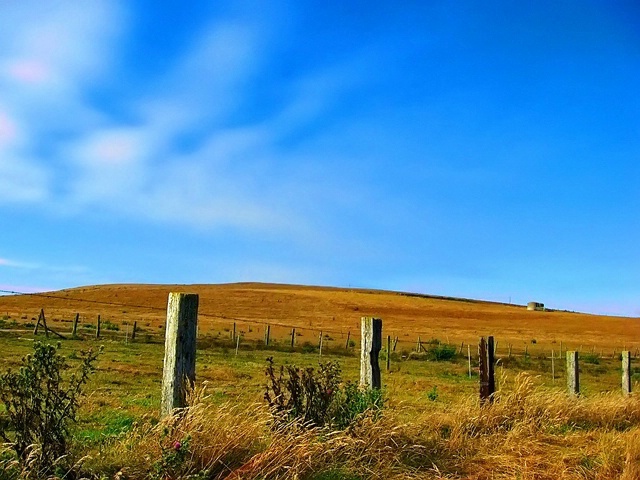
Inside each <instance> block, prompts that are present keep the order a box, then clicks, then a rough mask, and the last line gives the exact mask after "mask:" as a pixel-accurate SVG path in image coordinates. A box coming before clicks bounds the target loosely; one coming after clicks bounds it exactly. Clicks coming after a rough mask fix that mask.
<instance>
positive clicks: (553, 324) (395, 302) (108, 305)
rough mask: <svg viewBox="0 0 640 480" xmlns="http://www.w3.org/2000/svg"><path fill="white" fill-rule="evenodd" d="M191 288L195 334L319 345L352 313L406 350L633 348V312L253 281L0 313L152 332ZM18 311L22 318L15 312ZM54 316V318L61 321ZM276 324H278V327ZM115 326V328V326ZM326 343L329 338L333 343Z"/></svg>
mask: <svg viewBox="0 0 640 480" xmlns="http://www.w3.org/2000/svg"><path fill="white" fill-rule="evenodd" d="M171 291H185V292H190V293H198V294H200V309H199V312H200V318H199V328H200V334H201V335H204V334H207V333H209V334H220V335H223V334H224V333H223V332H227V331H228V330H229V329H231V328H232V325H233V322H234V321H235V322H236V324H237V329H238V332H239V333H240V332H241V334H242V336H243V338H247V339H251V338H254V339H258V338H262V337H263V335H264V325H266V324H270V325H271V336H272V338H274V339H278V338H280V339H284V338H286V337H287V336H288V335H290V331H291V328H290V327H291V326H295V327H296V328H297V336H298V338H297V341H298V342H304V341H309V342H313V341H315V340H316V339H317V338H318V334H319V331H324V332H325V333H327V332H329V335H330V338H331V339H332V340H329V343H330V344H331V342H336V343H339V342H340V341H344V338H345V336H346V334H347V332H349V331H350V332H351V335H352V337H351V338H354V339H355V340H356V341H357V337H358V332H359V328H360V327H359V325H360V317H362V316H376V317H380V318H382V319H383V330H384V331H383V335H384V336H385V337H386V336H387V335H391V336H392V338H395V337H396V336H398V337H399V345H400V346H401V347H403V348H405V349H409V348H412V347H413V346H414V345H415V343H416V341H417V339H418V337H421V339H422V341H428V340H429V339H432V338H438V339H440V340H441V341H445V342H447V343H451V344H456V345H459V344H461V343H462V342H464V343H465V345H467V344H472V345H474V344H476V343H477V341H478V338H479V337H480V336H486V335H494V336H495V337H496V340H497V341H498V350H501V349H505V348H507V346H508V345H509V344H511V345H512V349H513V351H514V352H521V351H523V350H524V348H525V346H526V347H527V349H528V351H529V353H536V352H537V351H549V352H550V350H551V349H555V350H558V349H559V347H560V342H563V351H564V350H567V349H569V350H570V349H578V350H580V351H589V350H593V351H595V352H596V353H602V354H613V351H614V350H615V351H617V352H619V351H620V350H622V349H628V350H632V351H635V349H636V348H640V319H638V318H624V317H607V316H600V315H589V314H584V313H570V312H564V311H546V312H533V311H527V310H526V307H525V306H521V305H508V304H500V303H491V302H483V301H476V300H463V299H447V298H438V297H428V296H419V295H413V294H403V293H398V292H387V291H377V290H361V289H343V288H328V287H307V286H294V285H276V284H259V283H239V284H223V285H104V286H91V287H81V288H74V289H68V290H62V291H59V292H51V293H50V294H49V295H48V296H39V295H29V296H15V297H11V296H5V297H0V315H6V316H9V317H11V318H12V319H20V320H21V321H23V322H24V321H25V320H26V321H29V322H31V319H32V318H33V317H37V316H38V312H39V311H40V308H44V309H45V313H46V317H47V320H48V322H49V323H51V326H52V327H53V328H61V329H62V330H69V329H70V326H69V323H70V321H71V320H72V319H73V318H74V316H75V314H76V313H80V315H81V322H83V323H93V324H95V321H96V318H97V315H98V314H100V315H101V318H102V320H103V321H104V320H108V321H110V322H112V323H114V324H118V325H121V324H123V322H124V323H125V324H126V323H129V324H132V323H133V322H134V321H137V322H138V326H139V327H141V328H143V329H144V330H146V331H147V333H161V331H162V328H163V326H164V322H165V317H166V315H165V311H166V303H167V296H168V293H169V292H171ZM25 317H26V318H25ZM63 323H64V324H63ZM279 325H284V327H279ZM121 332H124V330H123V329H121ZM334 345H335V343H334Z"/></svg>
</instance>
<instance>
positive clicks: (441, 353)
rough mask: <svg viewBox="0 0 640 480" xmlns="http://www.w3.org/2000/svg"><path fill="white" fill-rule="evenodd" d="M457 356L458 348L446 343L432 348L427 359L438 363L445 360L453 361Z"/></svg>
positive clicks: (429, 349)
mask: <svg viewBox="0 0 640 480" xmlns="http://www.w3.org/2000/svg"><path fill="white" fill-rule="evenodd" d="M455 356H456V347H454V346H453V345H446V344H444V343H440V344H436V345H433V346H430V347H429V348H428V349H427V358H429V360H434V361H436V362H441V361H445V360H453V359H454V358H455Z"/></svg>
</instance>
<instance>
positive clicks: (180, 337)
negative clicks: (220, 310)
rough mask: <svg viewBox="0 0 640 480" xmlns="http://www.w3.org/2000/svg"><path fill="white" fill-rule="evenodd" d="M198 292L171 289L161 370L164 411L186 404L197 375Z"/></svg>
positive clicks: (167, 412) (171, 410) (162, 410)
mask: <svg viewBox="0 0 640 480" xmlns="http://www.w3.org/2000/svg"><path fill="white" fill-rule="evenodd" d="M198 301H199V297H198V295H197V294H188V293H174V292H172V293H170V294H169V301H168V304H167V328H166V333H165V335H166V336H165V344H164V368H163V372H162V403H161V414H162V415H163V416H165V415H170V414H171V413H172V412H173V410H174V409H175V408H182V407H185V406H186V400H187V398H186V397H187V389H188V388H190V387H193V385H194V382H195V379H196V328H197V325H198Z"/></svg>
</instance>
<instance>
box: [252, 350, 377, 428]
mask: <svg viewBox="0 0 640 480" xmlns="http://www.w3.org/2000/svg"><path fill="white" fill-rule="evenodd" d="M267 363H268V364H267V368H266V372H265V373H266V376H267V385H266V391H265V394H264V398H265V400H266V401H267V403H268V404H269V407H270V409H271V413H272V416H273V420H274V426H275V427H276V428H278V427H281V426H283V425H288V424H291V423H295V424H296V425H299V426H303V427H324V426H327V427H331V428H337V429H344V428H347V427H349V426H351V425H353V424H354V423H356V422H357V421H358V420H359V419H360V418H361V417H362V416H363V414H364V413H365V412H368V411H373V412H378V411H379V410H380V409H381V408H382V406H383V403H384V399H383V395H382V393H381V391H380V390H378V389H366V390H363V389H360V388H358V386H357V385H356V384H354V383H352V382H346V383H343V382H342V381H341V375H340V366H339V365H338V364H337V363H336V362H326V363H320V365H319V368H318V370H315V369H313V368H305V369H302V368H298V367H296V366H295V365H287V366H286V367H285V366H280V369H279V371H278V372H277V373H276V369H275V368H274V364H273V359H272V358H271V357H270V358H268V359H267Z"/></svg>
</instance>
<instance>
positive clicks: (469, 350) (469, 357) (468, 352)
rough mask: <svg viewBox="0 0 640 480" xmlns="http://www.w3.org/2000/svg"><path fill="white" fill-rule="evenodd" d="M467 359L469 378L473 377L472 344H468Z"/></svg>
mask: <svg viewBox="0 0 640 480" xmlns="http://www.w3.org/2000/svg"><path fill="white" fill-rule="evenodd" d="M467 359H468V360H469V378H471V345H467Z"/></svg>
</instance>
